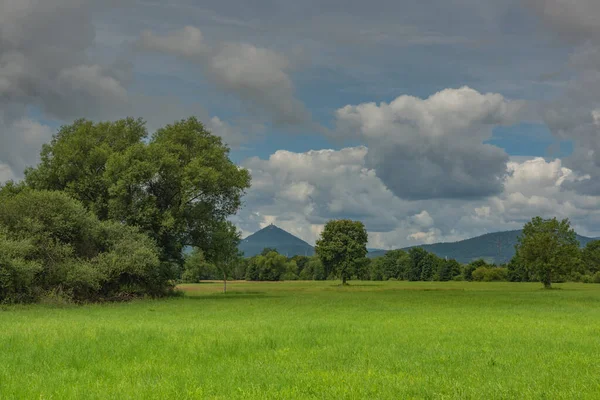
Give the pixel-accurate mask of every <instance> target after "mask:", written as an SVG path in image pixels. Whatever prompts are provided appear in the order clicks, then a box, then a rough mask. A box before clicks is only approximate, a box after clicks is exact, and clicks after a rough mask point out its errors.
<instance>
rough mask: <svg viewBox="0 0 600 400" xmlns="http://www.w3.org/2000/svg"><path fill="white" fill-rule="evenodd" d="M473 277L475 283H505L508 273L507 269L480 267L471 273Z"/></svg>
mask: <svg viewBox="0 0 600 400" xmlns="http://www.w3.org/2000/svg"><path fill="white" fill-rule="evenodd" d="M471 276H472V278H473V280H474V281H479V282H493V281H505V280H506V279H507V277H508V271H507V269H506V268H497V267H478V268H476V269H475V270H474V271H473V272H472V273H471Z"/></svg>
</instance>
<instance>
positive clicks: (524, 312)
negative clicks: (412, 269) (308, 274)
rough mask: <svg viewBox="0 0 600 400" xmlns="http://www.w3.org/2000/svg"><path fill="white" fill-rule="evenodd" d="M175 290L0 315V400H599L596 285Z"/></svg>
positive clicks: (240, 285) (212, 286) (208, 286)
mask: <svg viewBox="0 0 600 400" xmlns="http://www.w3.org/2000/svg"><path fill="white" fill-rule="evenodd" d="M351 284H352V286H350V287H346V288H341V287H336V286H335V283H334V282H284V283H245V282H237V283H231V284H230V285H229V288H230V290H231V292H230V293H229V294H227V295H223V294H220V293H218V291H219V290H221V284H219V283H203V284H198V285H184V286H183V289H184V290H185V291H186V293H187V295H186V296H185V297H181V298H172V299H167V300H159V301H136V302H132V303H125V304H107V305H89V306H68V307H55V306H40V305H38V306H17V307H4V308H2V309H1V311H0V399H21V398H22V399H88V398H91V399H133V398H136V399H137V398H139V399H186V398H191V399H193V398H198V399H201V398H219V399H232V398H239V399H290V398H318V399H375V398H389V399H406V398H426V399H437V398H439V399H449V398H460V399H469V398H473V399H505V398H519V399H525V398H531V399H561V398H565V399H592V398H600V285H584V284H561V285H556V286H557V287H559V288H560V290H552V291H545V290H541V289H540V286H541V285H540V284H523V283H517V284H513V283H469V282H449V283H433V282H432V283H423V282H415V283H412V282H411V283H409V282H386V283H378V282H351Z"/></svg>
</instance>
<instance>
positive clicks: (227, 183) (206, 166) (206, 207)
mask: <svg viewBox="0 0 600 400" xmlns="http://www.w3.org/2000/svg"><path fill="white" fill-rule="evenodd" d="M26 183H27V185H29V186H30V187H33V188H35V189H50V190H60V191H64V192H66V193H68V194H69V195H71V196H72V197H74V198H76V199H78V200H79V201H81V202H82V203H83V204H84V205H85V206H86V207H87V208H88V209H90V210H92V211H93V212H94V213H95V214H96V215H97V216H98V217H99V218H100V219H101V220H114V221H118V222H120V223H126V224H128V225H132V226H136V227H139V228H140V229H141V230H142V232H144V233H146V234H147V235H149V236H150V237H151V238H152V239H154V240H155V241H156V243H157V244H158V246H159V249H160V251H161V254H160V258H161V260H162V261H163V262H169V263H173V262H175V263H178V264H180V265H181V264H182V263H183V256H182V251H181V250H182V248H183V247H184V246H186V245H189V246H194V247H197V248H199V249H201V250H203V251H205V253H206V250H208V249H209V247H210V245H211V237H212V235H213V232H215V231H216V230H218V229H220V227H221V226H222V223H223V221H225V220H226V218H227V217H228V216H230V215H232V214H234V213H235V212H237V210H238V209H239V207H240V205H241V197H242V195H243V193H244V191H245V190H246V189H247V188H248V187H249V186H250V175H249V173H248V171H247V170H245V169H242V168H239V167H238V166H237V165H235V164H234V163H233V162H232V161H231V160H230V159H229V149H228V147H227V146H226V145H225V144H223V143H222V141H221V139H220V138H219V137H217V136H215V135H212V134H211V133H210V132H209V131H208V130H206V129H205V127H204V126H203V125H202V123H201V122H200V121H198V120H197V119H196V118H189V119H187V120H182V121H179V122H176V123H174V124H171V125H167V126H165V127H164V128H162V129H159V130H158V131H156V132H155V133H154V134H153V135H151V136H149V135H148V132H147V130H146V128H145V126H144V122H143V121H141V120H134V119H131V118H130V119H124V120H120V121H116V122H103V123H92V122H90V121H86V120H78V121H76V122H74V123H73V124H71V125H67V126H63V127H62V128H61V129H60V130H59V131H58V133H57V134H56V135H54V137H53V139H52V142H51V143H49V144H47V145H45V146H44V148H43V150H42V153H41V162H40V164H39V165H38V166H37V167H36V168H32V169H29V170H27V171H26Z"/></svg>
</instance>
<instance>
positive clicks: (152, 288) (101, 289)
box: [0, 189, 172, 302]
mask: <svg viewBox="0 0 600 400" xmlns="http://www.w3.org/2000/svg"><path fill="white" fill-rule="evenodd" d="M0 199H1V201H0V230H1V232H2V235H1V236H0V247H1V248H2V249H0V254H1V258H0V264H1V267H0V270H1V272H0V275H1V276H2V278H0V280H1V281H2V283H0V285H1V286H2V287H3V288H2V289H0V302H1V301H35V300H37V299H38V298H39V296H41V295H42V294H43V293H44V292H49V291H53V290H57V289H59V290H60V291H61V292H62V293H64V294H65V295H68V296H70V297H71V298H73V300H76V301H86V300H98V299H112V298H122V297H130V296H137V295H153V296H158V295H162V294H165V293H166V292H167V291H168V290H170V288H171V285H170V278H171V274H172V273H171V271H170V270H169V265H168V264H164V263H160V262H159V258H158V251H157V249H156V246H155V244H154V242H153V241H152V240H151V239H150V238H148V237H147V236H146V235H144V234H142V233H139V232H138V231H137V230H136V229H135V228H132V227H128V226H125V225H123V224H120V223H117V222H101V221H99V220H98V219H97V218H96V216H95V215H94V214H92V213H91V212H90V211H88V210H86V209H85V207H84V206H83V205H82V204H81V203H79V202H78V201H77V200H75V199H73V198H71V197H69V196H68V195H67V194H65V193H62V192H52V191H35V190H31V189H24V190H21V191H19V192H16V194H15V192H11V193H7V192H4V191H3V192H2V193H1V194H0Z"/></svg>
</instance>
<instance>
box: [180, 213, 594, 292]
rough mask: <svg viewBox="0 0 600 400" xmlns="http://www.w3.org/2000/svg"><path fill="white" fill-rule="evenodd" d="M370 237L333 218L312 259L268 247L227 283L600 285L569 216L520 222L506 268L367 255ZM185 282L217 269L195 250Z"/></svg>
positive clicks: (430, 256) (403, 254)
mask: <svg viewBox="0 0 600 400" xmlns="http://www.w3.org/2000/svg"><path fill="white" fill-rule="evenodd" d="M366 244H367V233H366V230H365V229H364V226H363V225H362V223H360V222H358V221H350V220H336V221H330V222H329V223H328V224H327V225H326V226H325V229H324V231H323V233H322V234H321V237H320V238H319V240H318V241H317V244H316V248H315V250H316V254H315V255H314V256H312V257H307V256H301V255H296V256H293V257H289V258H288V257H286V256H284V255H281V254H279V253H278V252H277V250H275V249H270V248H266V249H264V250H263V252H262V253H261V254H260V255H257V256H254V257H251V258H243V256H242V255H241V254H240V255H238V258H237V260H236V261H235V262H234V264H235V265H234V266H233V267H232V269H231V273H230V275H229V276H228V279H245V280H248V281H282V280H337V279H339V280H341V281H342V284H346V283H347V281H349V280H372V281H387V280H405V281H482V282H493V281H511V282H536V281H537V282H542V283H543V284H544V286H545V287H551V283H552V282H564V281H574V282H584V283H600V241H592V242H589V243H588V244H587V245H586V246H585V247H584V248H583V249H580V248H579V243H578V242H577V239H576V235H575V232H574V231H573V229H571V228H570V223H569V221H568V219H565V220H562V221H558V220H557V219H556V218H553V219H542V218H540V217H535V218H533V219H532V220H531V221H530V222H528V223H527V224H525V226H524V229H523V234H522V236H521V237H520V238H519V242H518V244H517V248H516V254H515V256H514V257H513V258H512V260H511V261H510V262H509V263H507V264H502V265H495V264H491V263H487V262H486V261H485V260H482V259H479V260H474V261H472V262H470V263H468V264H461V263H459V262H458V261H456V260H455V259H447V258H441V257H438V256H437V255H435V254H434V253H431V252H428V251H426V250H425V249H423V248H421V247H414V248H411V249H409V250H408V251H404V250H391V251H388V252H387V253H385V255H383V256H381V257H376V258H372V259H371V258H367V257H366V255H367V249H366ZM185 268H186V270H185V273H184V275H183V280H184V281H186V282H198V281H200V280H210V279H222V276H219V274H220V273H219V270H218V269H217V268H215V267H214V266H212V265H211V264H210V263H208V262H207V261H206V259H205V258H204V257H203V256H202V253H201V251H198V250H197V251H196V252H194V253H193V254H192V255H191V256H190V257H188V259H187V260H186V263H185Z"/></svg>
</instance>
